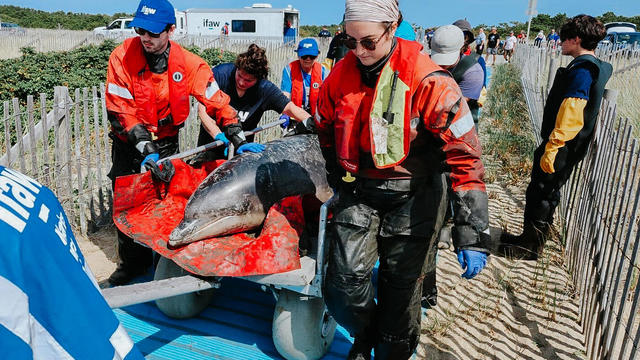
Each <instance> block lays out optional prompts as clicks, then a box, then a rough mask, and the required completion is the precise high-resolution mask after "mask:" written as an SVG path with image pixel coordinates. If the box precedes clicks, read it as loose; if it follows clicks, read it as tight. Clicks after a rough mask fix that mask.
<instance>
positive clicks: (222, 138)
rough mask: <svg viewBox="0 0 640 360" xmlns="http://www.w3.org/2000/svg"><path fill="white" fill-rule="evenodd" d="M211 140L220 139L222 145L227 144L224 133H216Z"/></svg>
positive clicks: (227, 140)
mask: <svg viewBox="0 0 640 360" xmlns="http://www.w3.org/2000/svg"><path fill="white" fill-rule="evenodd" d="M213 140H216V141H218V140H220V141H222V142H223V143H224V146H227V145H229V139H227V137H226V136H225V135H224V133H222V132H221V133H218V135H216V137H214V138H213Z"/></svg>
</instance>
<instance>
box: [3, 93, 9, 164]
mask: <svg viewBox="0 0 640 360" xmlns="http://www.w3.org/2000/svg"><path fill="white" fill-rule="evenodd" d="M3 109H4V119H3V121H4V143H5V147H6V151H7V163H6V164H5V165H6V166H7V167H11V135H10V134H11V131H10V130H9V127H10V126H11V122H10V121H9V102H8V101H5V102H4V104H3Z"/></svg>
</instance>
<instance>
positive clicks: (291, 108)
mask: <svg viewBox="0 0 640 360" xmlns="http://www.w3.org/2000/svg"><path fill="white" fill-rule="evenodd" d="M285 95H286V93H285ZM282 113H283V114H285V115H288V116H290V117H292V118H294V119H296V120H298V121H302V120H306V119H308V118H310V117H311V114H309V113H308V112H306V111H304V109H302V108H301V107H299V106H297V105H296V104H294V103H293V102H291V101H289V103H288V104H287V106H285V107H284V110H282Z"/></svg>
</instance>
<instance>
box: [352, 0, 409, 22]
mask: <svg viewBox="0 0 640 360" xmlns="http://www.w3.org/2000/svg"><path fill="white" fill-rule="evenodd" d="M398 17H400V9H399V8H398V1H397V0H346V2H345V6H344V21H368V22H393V21H398Z"/></svg>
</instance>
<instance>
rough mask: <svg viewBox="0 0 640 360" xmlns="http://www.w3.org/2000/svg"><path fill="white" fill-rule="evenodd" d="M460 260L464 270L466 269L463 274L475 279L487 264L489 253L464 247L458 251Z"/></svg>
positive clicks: (466, 277)
mask: <svg viewBox="0 0 640 360" xmlns="http://www.w3.org/2000/svg"><path fill="white" fill-rule="evenodd" d="M458 262H459V263H460V266H461V267H462V270H465V269H466V271H465V272H464V273H463V274H462V275H461V276H462V277H463V278H465V279H473V278H474V277H475V276H476V275H478V274H479V273H480V271H482V269H484V267H485V265H487V254H486V253H483V252H482V251H475V250H464V249H463V250H460V251H458Z"/></svg>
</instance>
